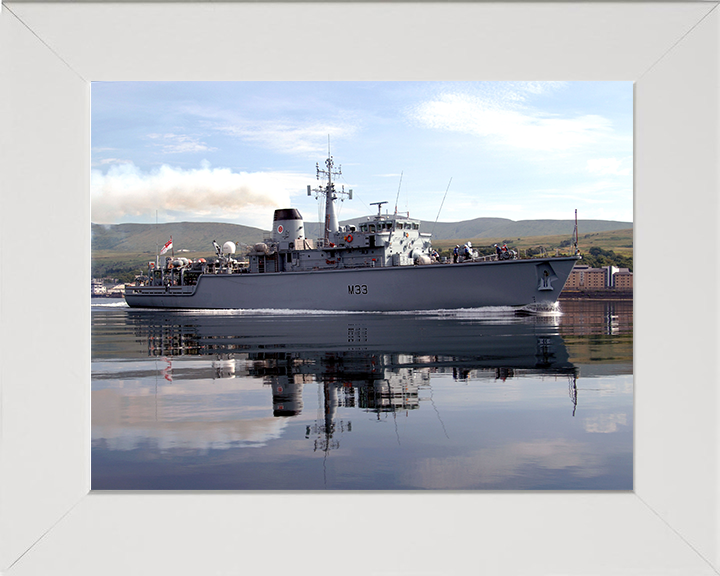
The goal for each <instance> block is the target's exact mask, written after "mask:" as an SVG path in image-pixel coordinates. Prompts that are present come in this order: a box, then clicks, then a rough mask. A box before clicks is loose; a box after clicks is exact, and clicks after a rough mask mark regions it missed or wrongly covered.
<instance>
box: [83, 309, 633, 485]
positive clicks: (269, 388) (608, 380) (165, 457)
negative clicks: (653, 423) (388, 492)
mask: <svg viewBox="0 0 720 576" xmlns="http://www.w3.org/2000/svg"><path fill="white" fill-rule="evenodd" d="M561 318H562V317H558V316H547V317H524V318H519V317H516V316H513V315H512V314H511V313H509V312H506V311H494V312H479V311H458V312H453V313H448V314H442V315H441V314H433V313H428V314H348V315H345V314H309V315H307V314H282V313H266V314H262V313H242V312H239V311H224V312H179V311H169V310H163V311H161V310H133V309H124V308H120V307H115V308H106V309H98V308H95V309H94V311H93V398H92V420H93V469H92V487H93V489H231V490H232V489H259V490H262V489H376V490H377V489H429V488H430V489H433V488H434V489H573V488H584V489H631V488H632V464H631V463H632V421H631V418H632V384H631V382H632V377H631V376H630V375H628V374H620V375H618V374H617V372H618V370H617V369H616V370H614V372H615V373H613V374H612V375H609V376H604V375H599V376H597V375H594V376H592V377H591V381H592V382H593V385H592V386H588V388H589V390H590V392H588V394H589V397H588V401H587V406H585V404H584V397H583V396H582V394H583V392H582V386H580V385H579V384H581V383H582V381H583V378H582V375H581V374H579V373H581V372H582V371H581V370H580V368H579V367H578V365H576V364H575V363H573V362H571V361H570V358H569V353H568V347H567V346H566V344H565V341H564V339H563V336H562V335H561V330H560V324H561ZM583 318H584V317H583ZM573 337H574V336H573ZM601 372H602V371H601ZM619 372H623V370H619ZM579 375H580V378H578V376H579ZM579 391H580V392H579ZM579 396H580V400H578V397H579ZM318 458H320V459H321V461H320V460H318Z"/></svg>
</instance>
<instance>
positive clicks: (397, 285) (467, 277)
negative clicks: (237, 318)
mask: <svg viewBox="0 0 720 576" xmlns="http://www.w3.org/2000/svg"><path fill="white" fill-rule="evenodd" d="M577 260H578V258H577V257H566V258H545V259H529V260H507V261H491V262H468V263H462V264H432V265H426V266H395V267H378V268H346V269H333V270H314V271H306V272H280V273H263V274H204V275H202V276H200V277H199V279H198V282H197V284H196V285H194V286H168V287H163V286H138V287H128V288H127V289H126V291H125V299H126V301H127V303H128V305H129V306H131V307H145V308H189V309H291V310H342V311H403V310H438V309H458V308H479V307H485V306H516V307H522V306H527V305H548V304H552V303H554V302H555V301H557V298H558V296H559V295H560V291H561V290H562V288H563V287H564V285H565V282H566V281H567V278H568V276H569V275H570V272H571V271H572V268H573V266H574V265H575V262H576V261H577Z"/></svg>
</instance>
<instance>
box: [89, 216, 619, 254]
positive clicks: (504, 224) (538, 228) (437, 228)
mask: <svg viewBox="0 0 720 576" xmlns="http://www.w3.org/2000/svg"><path fill="white" fill-rule="evenodd" d="M365 221H367V219H366V218H354V219H352V220H344V221H343V222H341V223H340V224H341V225H342V226H346V225H355V226H357V225H358V224H359V223H360V222H365ZM574 226H575V221H574V220H519V221H515V220H509V219H507V218H475V219H474V220H465V221H462V222H438V223H437V224H435V223H434V222H429V221H421V224H420V230H421V231H423V232H432V233H433V238H434V239H436V240H463V239H476V238H498V239H499V238H505V239H508V240H511V239H514V238H522V237H527V236H551V235H567V236H568V238H570V237H571V236H572V233H573V228H574ZM632 227H633V223H632V222H619V221H614V220H579V221H578V231H579V233H580V235H582V234H588V233H593V232H608V231H612V230H626V229H628V228H632ZM171 236H172V237H173V241H174V248H175V251H176V252H177V251H178V250H189V251H190V252H201V251H207V250H209V249H210V250H211V249H212V241H213V240H216V241H217V242H218V243H220V244H223V243H224V242H227V241H228V240H231V241H233V242H236V243H238V244H241V245H242V244H246V245H252V244H255V243H256V242H262V240H263V239H264V238H267V237H268V236H270V231H269V230H261V229H260V228H253V227H251V226H243V225H241V224H228V223H223V222H172V223H165V224H129V223H128V224H107V225H106V224H92V249H93V250H112V251H117V252H147V253H151V254H154V253H155V252H156V250H157V248H158V246H162V245H163V244H164V243H165V242H167V241H168V240H169V239H170V237H171ZM305 236H306V237H307V238H317V237H320V236H322V225H321V224H318V223H317V222H305Z"/></svg>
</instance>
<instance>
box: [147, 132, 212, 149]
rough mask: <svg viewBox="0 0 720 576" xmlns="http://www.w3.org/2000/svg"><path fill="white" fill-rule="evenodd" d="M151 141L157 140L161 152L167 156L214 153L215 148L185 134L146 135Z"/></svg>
mask: <svg viewBox="0 0 720 576" xmlns="http://www.w3.org/2000/svg"><path fill="white" fill-rule="evenodd" d="M147 137H148V138H150V139H151V140H157V141H158V145H159V146H160V147H161V148H162V151H163V152H165V153H167V154H179V153H184V152H214V151H216V150H217V148H212V147H211V146H208V145H207V144H206V143H205V142H201V141H200V140H199V139H198V138H196V137H194V136H188V135H187V134H173V133H172V132H171V133H167V134H148V135H147Z"/></svg>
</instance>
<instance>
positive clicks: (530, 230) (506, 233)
mask: <svg viewBox="0 0 720 576" xmlns="http://www.w3.org/2000/svg"><path fill="white" fill-rule="evenodd" d="M365 221H366V218H354V219H352V220H345V221H343V222H341V223H340V224H341V225H347V224H353V225H355V226H357V225H358V224H359V223H360V222H365ZM420 222H421V224H420V229H421V230H422V231H424V232H432V235H433V240H434V241H438V240H453V239H471V238H523V237H528V236H553V235H562V236H566V237H570V236H572V232H573V229H574V228H575V221H574V220H518V221H515V220H509V219H507V218H475V219H474V220H464V221H462V222H438V223H437V224H435V223H434V222H429V221H426V220H421V221H420ZM632 227H633V223H632V222H617V221H614V220H579V221H578V230H579V231H580V234H585V233H590V232H608V231H611V230H622V229H628V228H632ZM305 229H306V234H308V236H309V237H311V238H314V237H316V236H318V235H319V234H320V231H321V229H322V228H321V226H320V225H319V224H317V223H315V222H306V223H305Z"/></svg>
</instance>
